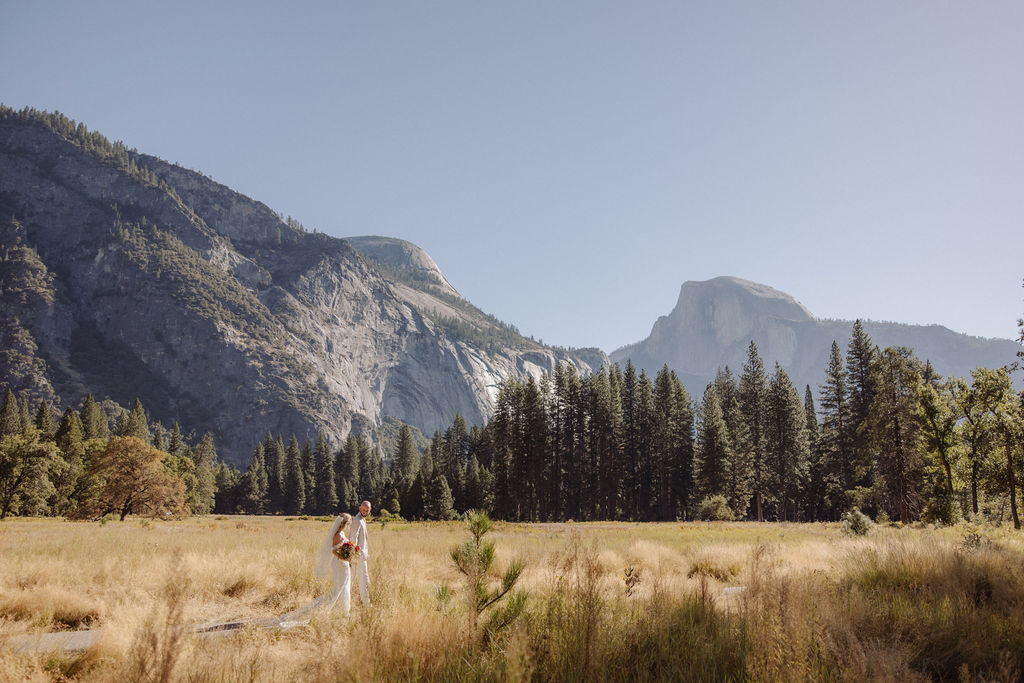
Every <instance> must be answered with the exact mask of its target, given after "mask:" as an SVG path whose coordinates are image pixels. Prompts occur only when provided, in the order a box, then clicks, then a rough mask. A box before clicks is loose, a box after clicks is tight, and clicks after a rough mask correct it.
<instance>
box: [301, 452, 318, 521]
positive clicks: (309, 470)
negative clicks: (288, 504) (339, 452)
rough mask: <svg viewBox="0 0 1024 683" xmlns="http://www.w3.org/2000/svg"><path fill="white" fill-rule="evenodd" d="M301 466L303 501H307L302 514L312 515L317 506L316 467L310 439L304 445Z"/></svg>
mask: <svg viewBox="0 0 1024 683" xmlns="http://www.w3.org/2000/svg"><path fill="white" fill-rule="evenodd" d="M299 466H300V467H301V468H302V483H303V488H304V493H303V499H304V501H305V503H304V505H303V507H302V512H305V513H310V512H312V509H313V508H314V507H315V506H316V490H315V489H316V465H315V461H314V458H313V447H312V446H310V445H309V440H308V439H307V440H306V441H304V442H303V444H302V452H301V454H300V455H299Z"/></svg>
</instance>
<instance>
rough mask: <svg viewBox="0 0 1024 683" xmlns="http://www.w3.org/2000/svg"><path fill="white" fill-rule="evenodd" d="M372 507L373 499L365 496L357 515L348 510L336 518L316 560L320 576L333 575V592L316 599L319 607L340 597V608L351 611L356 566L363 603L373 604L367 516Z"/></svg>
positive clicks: (333, 602) (331, 605)
mask: <svg viewBox="0 0 1024 683" xmlns="http://www.w3.org/2000/svg"><path fill="white" fill-rule="evenodd" d="M371 508H372V506H371V505H370V501H368V500H364V501H363V502H362V503H360V504H359V514H358V515H356V516H355V517H352V515H350V514H348V513H347V512H346V513H344V514H342V515H339V516H338V517H336V518H335V519H334V524H332V525H331V530H330V531H329V532H328V533H327V536H326V538H324V541H323V543H322V544H321V545H320V551H319V552H318V553H317V557H316V563H315V564H314V571H315V573H316V575H317V576H320V577H323V578H328V577H330V579H331V592H330V593H328V594H327V595H325V596H323V597H322V598H320V599H319V600H317V602H318V603H319V604H318V605H317V607H319V608H323V609H328V610H329V609H332V608H333V607H334V606H335V605H337V604H338V602H339V601H340V603H341V608H342V609H343V610H344V611H345V612H346V613H348V611H349V610H350V609H351V606H352V573H353V569H354V570H355V575H356V583H357V584H358V586H359V599H360V601H361V602H362V604H363V606H365V607H369V606H370V574H369V571H368V570H367V567H366V561H367V559H369V550H368V547H367V545H368V542H367V538H366V520H367V518H368V517H369V516H370V510H371Z"/></svg>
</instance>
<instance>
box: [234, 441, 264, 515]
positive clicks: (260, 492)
mask: <svg viewBox="0 0 1024 683" xmlns="http://www.w3.org/2000/svg"><path fill="white" fill-rule="evenodd" d="M240 502H241V504H242V508H243V509H244V510H245V511H246V512H249V513H254V514H258V515H262V514H263V513H264V512H266V511H267V506H268V504H269V501H268V499H267V468H266V460H265V458H264V449H263V444H262V443H257V444H256V449H255V450H254V451H253V454H252V460H250V461H249V467H248V468H247V469H246V470H245V474H244V475H243V477H242V493H241V501H240Z"/></svg>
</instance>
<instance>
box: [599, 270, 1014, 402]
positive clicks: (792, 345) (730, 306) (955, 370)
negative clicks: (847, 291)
mask: <svg viewBox="0 0 1024 683" xmlns="http://www.w3.org/2000/svg"><path fill="white" fill-rule="evenodd" d="M862 323H863V325H864V329H865V331H866V332H867V333H868V334H869V335H870V336H871V338H872V340H873V341H874V342H875V343H876V344H878V345H879V346H882V347H885V346H908V347H910V348H912V349H914V351H915V352H916V353H917V355H918V357H919V358H921V359H922V360H924V359H928V360H931V361H932V363H933V364H934V366H935V368H936V370H938V371H939V372H940V373H942V374H945V375H952V376H966V375H967V374H968V373H969V372H970V370H971V368H974V367H999V366H1002V365H1005V364H1007V363H1010V362H1013V360H1014V357H1015V354H1016V351H1017V350H1018V349H1019V347H1018V346H1017V345H1016V344H1015V343H1014V342H1012V341H1010V340H1008V339H1005V340H1001V339H992V340H985V339H979V338H977V337H969V336H967V335H963V334H957V333H955V332H952V331H951V330H948V329H946V328H945V327H942V326H939V325H928V326H923V325H901V324H898V323H879V322H872V321H870V320H868V319H866V318H862ZM852 326H853V323H852V321H843V320H821V319H818V318H815V317H814V315H812V314H811V312H810V311H808V310H807V308H805V307H804V306H803V304H801V303H800V302H798V301H797V300H796V299H794V298H793V297H792V296H790V295H789V294H786V293H785V292H780V291H779V290H777V289H774V288H773V287H769V286H767V285H763V284H759V283H756V282H751V281H749V280H743V279H740V278H737V277H716V278H713V279H711V280H705V281H702V282H694V281H689V282H685V283H683V285H682V287H680V289H679V300H678V302H677V303H676V306H675V308H673V309H672V312H671V313H669V314H668V315H665V316H661V317H659V318H658V320H657V321H656V322H655V323H654V326H653V328H652V329H651V333H650V335H649V336H648V337H647V338H646V339H643V340H641V341H639V342H636V343H635V344H630V345H628V346H624V347H622V348H620V349H617V350H616V351H613V352H612V353H611V354H610V356H611V360H612V362H615V363H624V362H625V361H626V360H632V362H633V364H634V365H635V366H637V368H644V369H646V370H647V371H648V372H656V371H657V370H658V369H659V368H661V367H662V366H663V365H668V366H669V367H670V368H672V369H673V370H675V371H676V372H678V373H679V375H680V376H681V378H682V379H683V381H684V382H685V383H686V384H687V388H688V389H689V390H690V391H691V393H696V394H699V393H700V392H701V391H703V389H704V386H705V385H706V384H707V383H708V382H709V381H711V379H713V378H714V376H715V373H716V372H717V370H718V369H719V368H723V367H726V366H728V367H731V368H732V369H733V370H734V371H736V372H738V371H739V370H740V368H742V367H743V363H744V362H745V360H746V354H747V348H748V346H749V344H750V342H751V341H753V342H755V343H756V344H757V348H758V351H759V353H760V355H761V358H762V360H763V362H764V364H765V367H767V368H770V367H771V366H772V365H773V364H774V363H775V362H778V363H779V364H780V365H781V366H782V367H783V368H784V369H785V370H786V371H787V373H789V375H790V378H791V379H792V380H793V382H794V384H796V385H797V386H802V385H804V384H809V385H811V386H817V385H818V384H819V383H820V382H822V381H823V380H824V368H825V365H826V363H827V361H828V353H829V350H830V348H831V345H832V342H833V341H836V342H837V343H839V345H840V347H841V348H845V346H846V344H847V340H848V339H849V334H850V330H851V328H852Z"/></svg>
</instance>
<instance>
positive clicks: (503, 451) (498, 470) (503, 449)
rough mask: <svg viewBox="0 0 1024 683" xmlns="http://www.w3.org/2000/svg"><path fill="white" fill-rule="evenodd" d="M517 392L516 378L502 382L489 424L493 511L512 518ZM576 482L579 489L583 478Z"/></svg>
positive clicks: (583, 480)
mask: <svg viewBox="0 0 1024 683" xmlns="http://www.w3.org/2000/svg"><path fill="white" fill-rule="evenodd" d="M520 393H521V392H520V385H519V383H518V382H516V381H515V379H513V378H509V379H506V380H505V381H504V382H502V384H501V387H499V389H498V398H497V400H496V401H495V408H494V416H493V417H492V418H491V421H490V423H489V424H488V429H489V430H490V432H491V442H492V444H493V446H494V451H493V453H492V458H493V465H494V512H495V515H496V516H497V517H499V518H501V519H513V518H514V515H515V514H516V510H515V509H514V506H515V492H514V491H513V490H512V481H513V480H514V475H513V472H512V467H513V465H512V461H513V450H514V449H515V448H516V437H517V434H518V427H517V424H518V421H519V411H518V408H517V404H518V402H519V400H518V397H519V394H520ZM579 483H580V486H579V488H580V489H582V488H583V487H584V486H585V485H586V479H584V478H580V479H579Z"/></svg>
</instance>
